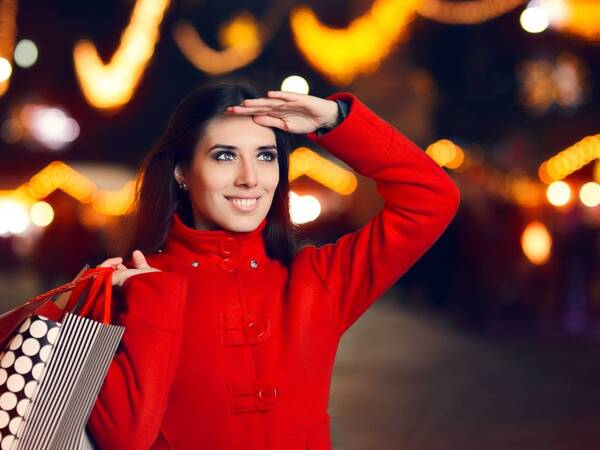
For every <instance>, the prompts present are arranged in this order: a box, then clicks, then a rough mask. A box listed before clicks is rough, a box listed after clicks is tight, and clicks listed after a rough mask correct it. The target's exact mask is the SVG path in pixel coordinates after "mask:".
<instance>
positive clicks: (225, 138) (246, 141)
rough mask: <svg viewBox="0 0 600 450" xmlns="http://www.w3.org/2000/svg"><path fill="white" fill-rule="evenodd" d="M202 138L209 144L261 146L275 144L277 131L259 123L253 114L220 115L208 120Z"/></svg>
mask: <svg viewBox="0 0 600 450" xmlns="http://www.w3.org/2000/svg"><path fill="white" fill-rule="evenodd" d="M202 140H203V141H204V143H205V144H208V145H209V146H210V145H214V144H217V143H218V144H228V145H235V146H248V145H255V144H256V145H257V146H260V145H269V144H275V132H274V131H273V130H272V129H271V128H270V127H265V126H263V125H259V124H257V123H256V122H254V120H252V117H251V116H219V117H217V118H215V119H212V120H211V121H209V122H208V125H207V127H206V129H205V132H204V136H203V139H202ZM238 144H239V145H238Z"/></svg>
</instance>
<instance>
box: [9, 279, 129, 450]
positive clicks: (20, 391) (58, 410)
mask: <svg viewBox="0 0 600 450" xmlns="http://www.w3.org/2000/svg"><path fill="white" fill-rule="evenodd" d="M113 270H114V269H112V268H107V267H103V268H95V269H88V270H86V271H85V272H83V273H82V274H80V276H79V277H78V278H77V279H76V280H75V281H73V282H71V283H67V284H65V285H63V286H60V287H58V288H55V289H52V290H51V291H48V292H46V293H44V294H41V295H39V296H37V297H35V298H33V299H31V300H29V301H28V302H26V303H25V304H23V305H21V306H19V307H17V308H15V309H13V310H11V311H8V312H7V313H5V314H3V315H1V316H0V348H1V349H2V353H0V450H7V449H10V450H23V449H28V450H29V449H36V450H37V449H60V450H63V449H64V450H68V449H92V448H94V444H93V441H92V439H91V438H90V436H89V435H88V434H87V432H86V430H85V426H86V423H87V420H88V417H89V415H90V413H91V410H92V408H93V406H94V402H95V401H96V398H97V396H98V393H99V391H100V388H101V387H102V384H103V382H104V377H105V376H106V372H107V371H108V367H109V366H110V362H111V361H112V358H113V357H114V354H115V352H116V351H117V347H118V344H119V343H120V341H121V338H122V336H123V332H124V330H125V327H123V326H119V325H113V324H111V323H110V319H111V317H110V316H111V306H112V303H111V301H112V282H111V277H112V272H113ZM69 291H71V295H70V297H69V299H68V302H67V303H66V305H65V306H64V309H62V308H61V304H60V303H61V300H59V299H56V298H55V296H57V295H59V294H64V293H66V292H69ZM62 298H64V297H62ZM98 302H103V305H102V306H103V308H102V310H103V317H102V320H101V321H97V320H93V319H92V318H89V317H87V316H88V315H89V313H90V311H92V310H93V309H97V308H96V307H97V306H99V305H98Z"/></svg>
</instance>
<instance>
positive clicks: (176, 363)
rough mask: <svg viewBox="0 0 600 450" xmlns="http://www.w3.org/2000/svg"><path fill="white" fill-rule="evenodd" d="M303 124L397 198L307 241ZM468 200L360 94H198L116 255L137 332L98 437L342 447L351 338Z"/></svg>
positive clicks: (109, 387) (101, 405)
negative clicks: (335, 411)
mask: <svg viewBox="0 0 600 450" xmlns="http://www.w3.org/2000/svg"><path fill="white" fill-rule="evenodd" d="M289 133H296V134H306V135H307V137H308V138H309V139H310V140H311V141H312V142H313V143H315V144H318V145H320V146H322V147H324V148H325V149H327V150H329V151H330V152H331V153H333V154H334V155H335V156H337V157H338V158H340V159H341V160H343V161H344V162H346V163H347V164H349V165H350V166H351V167H352V168H353V169H354V170H356V171H357V172H359V173H360V174H362V175H364V176H367V177H371V178H372V179H374V180H375V181H376V183H377V190H378V192H379V193H380V194H381V195H382V196H383V199H384V200H385V202H384V207H383V209H382V210H381V211H380V212H379V213H378V214H377V215H376V216H375V217H374V218H373V219H372V220H370V221H369V222H368V223H366V224H365V225H364V226H363V227H361V228H360V229H359V230H357V231H355V232H353V233H348V234H346V235H344V236H342V237H341V238H340V239H338V240H337V242H336V243H334V244H327V245H324V246H321V247H315V246H314V245H306V246H304V247H302V248H297V246H296V245H295V241H294V230H293V229H292V226H291V224H290V219H289V210H288V192H289V187H288V179H287V177H288V156H289V152H290V150H291V146H290V144H289V139H288V137H289ZM459 197H460V195H459V191H458V189H457V188H456V186H455V184H454V183H453V182H452V180H451V179H450V177H448V175H446V173H445V172H444V171H443V170H442V169H441V168H440V167H439V166H438V165H437V164H436V163H435V162H434V161H433V160H432V159H430V158H429V156H427V154H426V153H424V152H423V151H422V150H421V149H420V148H419V147H417V146H416V145H415V144H414V143H413V142H412V141H410V140H409V139H408V138H407V137H405V136H404V135H403V134H401V133H400V132H399V131H398V130H396V129H395V128H394V127H393V126H391V125H390V124H389V123H387V122H386V121H384V120H383V119H381V118H379V117H378V116H377V115H376V114H375V113H373V112H372V111H371V110H370V109H369V108H368V107H367V106H365V105H364V104H363V103H362V102H361V101H360V100H359V99H358V98H357V97H356V96H354V95H353V94H351V93H349V92H338V93H334V94H333V95H330V96H329V97H327V98H325V99H323V98H319V97H316V96H311V95H304V94H297V93H290V92H282V91H270V92H268V94H267V96H266V97H260V96H259V95H258V94H257V93H256V91H254V90H253V89H251V88H249V87H247V86H243V85H235V84H225V83H221V84H217V85H214V86H208V87H205V88H203V89H199V90H197V91H195V92H194V93H192V94H191V95H190V96H188V97H187V98H186V99H185V100H184V101H183V102H182V103H181V104H180V105H179V106H178V108H177V109H176V111H175V112H174V113H173V115H172V116H171V119H170V122H169V125H168V127H167V130H166V132H165V134H164V135H163V137H162V138H161V140H160V141H159V143H158V145H157V146H156V147H155V149H154V151H153V152H151V153H150V155H149V157H148V159H147V160H146V162H145V164H144V166H143V170H142V185H141V188H140V190H139V198H138V199H137V222H136V224H135V226H134V227H133V234H132V238H131V242H132V249H135V251H134V252H133V253H132V262H131V263H128V264H127V265H124V264H123V260H122V259H121V258H120V257H118V258H110V259H108V260H106V261H105V262H104V263H102V264H101V265H102V266H112V267H114V268H115V269H116V270H115V272H114V274H113V284H115V285H118V286H122V292H121V294H122V297H123V305H124V310H123V311H122V312H121V313H120V314H119V316H118V321H119V323H121V324H123V325H125V326H126V331H125V334H124V337H123V340H122V343H121V347H120V351H119V352H118V353H117V355H116V356H115V359H114V361H113V363H112V365H111V367H110V369H109V372H108V375H107V378H106V381H105V383H104V385H103V387H102V390H101V392H100V394H99V397H98V400H97V402H96V405H95V407H94V410H93V411H92V414H91V417H90V420H89V425H88V426H89V430H90V432H91V433H92V435H93V436H94V437H95V439H96V441H97V442H98V444H99V446H100V447H101V448H106V449H111V450H113V449H128V450H132V449H147V448H152V449H168V448H172V449H211V450H214V449H227V450H234V449H240V450H241V449H244V450H253V449H269V450H300V449H311V450H326V449H331V441H330V434H329V415H328V413H327V405H328V400H329V388H330V382H331V374H332V369H333V364H334V358H335V353H336V349H337V346H338V342H339V339H340V338H341V336H342V335H343V334H344V332H345V331H346V330H347V329H348V328H349V327H350V326H351V325H352V324H353V323H354V322H355V321H356V320H357V319H358V318H359V316H360V315H361V314H363V313H364V311H365V310H366V309H367V308H368V307H369V306H370V305H371V304H372V303H373V302H374V301H375V300H376V299H377V298H378V297H380V296H381V295H382V294H383V293H384V292H385V291H386V290H387V289H388V288H390V287H391V286H392V284H394V283H395V282H396V280H398V278H400V277H401V275H402V274H404V272H406V271H407V270H408V269H409V268H410V267H411V266H412V265H413V264H414V263H415V262H416V261H417V260H418V259H419V258H420V257H421V256H422V255H423V253H425V251H426V250H427V249H428V248H429V247H430V246H431V245H432V244H433V243H434V242H435V241H436V240H437V238H438V237H439V236H440V235H441V233H442V232H443V231H444V229H445V228H446V227H447V225H448V224H449V222H450V221H451V220H452V218H453V216H454V215H455V212H456V210H457V207H458V204H459ZM140 250H142V251H140ZM144 253H147V254H148V255H147V256H145V255H144ZM127 254H129V253H127Z"/></svg>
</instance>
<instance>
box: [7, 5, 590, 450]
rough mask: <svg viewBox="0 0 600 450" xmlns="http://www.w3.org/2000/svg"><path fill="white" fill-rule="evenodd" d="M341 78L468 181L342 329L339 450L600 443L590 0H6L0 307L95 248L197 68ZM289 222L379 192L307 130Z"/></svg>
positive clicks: (113, 228) (320, 91)
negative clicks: (450, 214)
mask: <svg viewBox="0 0 600 450" xmlns="http://www.w3.org/2000/svg"><path fill="white" fill-rule="evenodd" d="M215 78H224V79H232V80H239V81H244V80H247V81H248V82H251V83H253V84H255V85H256V86H257V87H258V88H259V89H262V90H268V89H272V90H276V89H282V90H290V91H295V92H302V93H309V94H311V95H317V96H321V97H326V96H327V95H329V94H331V93H333V92H335V91H351V92H353V93H354V94H356V95H357V96H358V97H359V98H360V99H361V100H362V101H363V102H364V103H366V104H367V105H368V106H369V107H370V108H371V109H372V110H373V111H375V112H376V113H377V114H379V115H380V116H381V117H383V118H384V119H386V120H387V121H389V122H390V123H391V124H393V125H394V126H395V127H397V128H398V129H399V130H400V131H402V132H403V133H404V134H406V135H407V136H408V137H409V138H411V139H412V140H413V141H414V142H416V143H417V144H418V145H419V146H421V147H422V148H423V150H424V151H426V152H427V153H428V154H429V155H430V156H431V157H432V158H433V159H434V160H435V161H436V162H437V163H438V164H440V165H441V166H443V167H444V168H445V170H447V171H448V173H449V174H450V175H451V176H452V178H453V179H454V180H455V182H456V183H457V184H458V186H459V187H460V189H461V192H462V202H461V206H460V210H459V212H458V214H457V216H456V218H455V220H454V221H453V222H452V224H451V225H450V227H449V228H448V230H447V231H446V233H445V234H444V235H443V236H442V237H441V238H440V240H439V241H438V242H436V244H435V245H434V246H433V247H432V248H431V250H430V251H429V252H428V253H427V254H426V255H425V256H424V257H423V258H422V259H421V260H419V261H418V262H417V264H415V266H413V268H411V270H410V271H409V272H408V273H407V274H406V275H405V276H404V277H403V278H402V279H401V280H399V281H398V283H397V284H396V285H395V286H394V287H393V288H392V289H391V290H390V291H389V292H388V293H386V295H384V297H383V298H382V299H380V301H379V302H378V303H377V304H376V305H375V306H374V307H373V308H371V309H370V310H369V311H368V312H367V313H366V314H365V315H364V316H363V318H361V319H360V321H359V322H358V323H357V324H356V325H355V326H354V327H353V328H352V329H351V330H350V331H349V332H348V334H347V335H346V336H345V337H344V340H343V341H342V346H341V348H340V354H339V357H338V361H337V363H336V369H335V376H334V385H333V392H332V404H331V415H332V431H333V435H332V439H333V443H334V447H335V448H336V449H365V448H379V449H400V448H402V449H425V450H427V449H454V448H456V449H458V448H460V449H465V448H466V449H471V448H472V449H495V448H503V449H506V448H515V449H538V448H539V449H588V448H589V449H593V448H594V449H595V448H598V447H599V444H598V442H600V440H599V439H600V431H598V430H600V428H599V427H598V425H599V424H600V408H599V407H598V405H597V403H598V402H597V399H598V398H600V382H599V381H598V380H599V377H600V358H598V356H600V355H599V351H598V343H599V341H600V276H599V275H600V207H599V206H598V205H600V184H599V183H600V162H599V158H600V102H599V99H600V1H596V0H539V1H536V0H532V1H530V2H526V1H522V0H463V1H452V0H372V1H364V0H353V1H342V0H328V1H326V2H325V1H321V2H317V1H316V0H305V1H291V0H255V1H253V2H236V1H220V2H209V1H202V0H181V1H178V2H177V1H169V0H107V1H104V2H82V1H65V0H55V1H52V2H19V1H17V0H0V302H1V305H0V306H1V308H2V311H6V310H8V309H9V308H11V307H12V306H14V305H17V304H20V303H22V302H24V301H25V300H26V299H28V298H30V297H32V296H34V295H36V294H38V293H41V292H42V291H45V290H47V289H50V288H52V287H54V286H56V285H58V284H61V283H63V282H65V281H67V280H69V279H71V278H72V277H73V276H74V275H75V274H76V273H77V272H78V271H79V269H80V268H81V266H83V264H84V263H85V262H88V263H90V264H92V265H95V264H98V263H99V262H101V261H102V260H103V259H105V258H106V257H108V256H114V255H109V253H108V246H109V244H110V242H111V241H112V240H113V239H114V237H115V236H116V234H118V232H119V224H120V223H121V221H122V219H123V216H124V214H125V213H126V211H127V209H128V207H129V206H130V204H131V200H132V198H133V193H134V182H135V177H136V170H137V167H138V165H139V163H140V162H141V160H142V158H143V156H144V155H145V153H146V152H147V151H148V150H149V149H150V147H151V146H152V144H153V143H154V142H155V141H156V140H157V139H158V137H159V135H160V134H161V132H162V131H163V129H164V127H165V126H166V121H167V118H168V116H169V114H170V113H171V111H172V110H173V109H174V107H175V105H176V104H177V103H178V102H179V101H180V100H181V99H182V98H183V97H184V96H185V95H186V94H187V93H188V92H189V91H191V90H192V89H193V88H194V87H196V86H198V85H199V84H201V83H202V82H203V81H206V80H210V79H215ZM290 180H291V188H292V191H293V193H292V194H291V215H292V220H293V221H294V222H295V223H297V224H301V226H302V229H303V232H304V233H305V234H306V237H309V238H312V239H313V240H315V241H316V242H318V243H326V242H333V241H335V240H336V239H337V238H338V237H339V236H341V235H342V234H344V233H347V232H349V231H353V230H356V229H357V228H359V227H360V226H361V225H363V224H364V223H365V222H366V221H367V220H369V219H370V218H371V217H373V215H374V214H376V213H377V211H378V210H379V209H380V208H381V206H382V203H383V202H382V200H381V199H380V198H379V196H378V194H377V191H376V189H375V184H374V182H373V181H372V180H369V179H367V178H364V177H362V176H360V175H358V174H356V173H354V172H353V171H352V170H351V168H349V167H347V166H346V165H345V164H344V163H343V162H341V161H339V160H337V159H336V158H335V157H334V156H333V155H331V154H329V153H328V152H327V151H326V150H325V149H320V148H316V147H315V146H312V145H311V144H310V143H309V142H308V141H307V140H306V139H305V138H303V137H299V139H298V147H297V149H296V150H295V151H294V153H293V154H292V155H291V166H290Z"/></svg>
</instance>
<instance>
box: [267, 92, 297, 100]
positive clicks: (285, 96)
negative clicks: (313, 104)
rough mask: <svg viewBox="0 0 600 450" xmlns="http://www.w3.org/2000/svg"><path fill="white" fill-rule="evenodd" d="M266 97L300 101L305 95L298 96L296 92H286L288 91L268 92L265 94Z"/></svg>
mask: <svg viewBox="0 0 600 450" xmlns="http://www.w3.org/2000/svg"><path fill="white" fill-rule="evenodd" d="M267 96H268V97H269V98H281V99H283V100H287V101H294V100H300V99H301V98H302V97H303V96H306V94H298V93H297V92H288V91H269V92H267Z"/></svg>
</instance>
